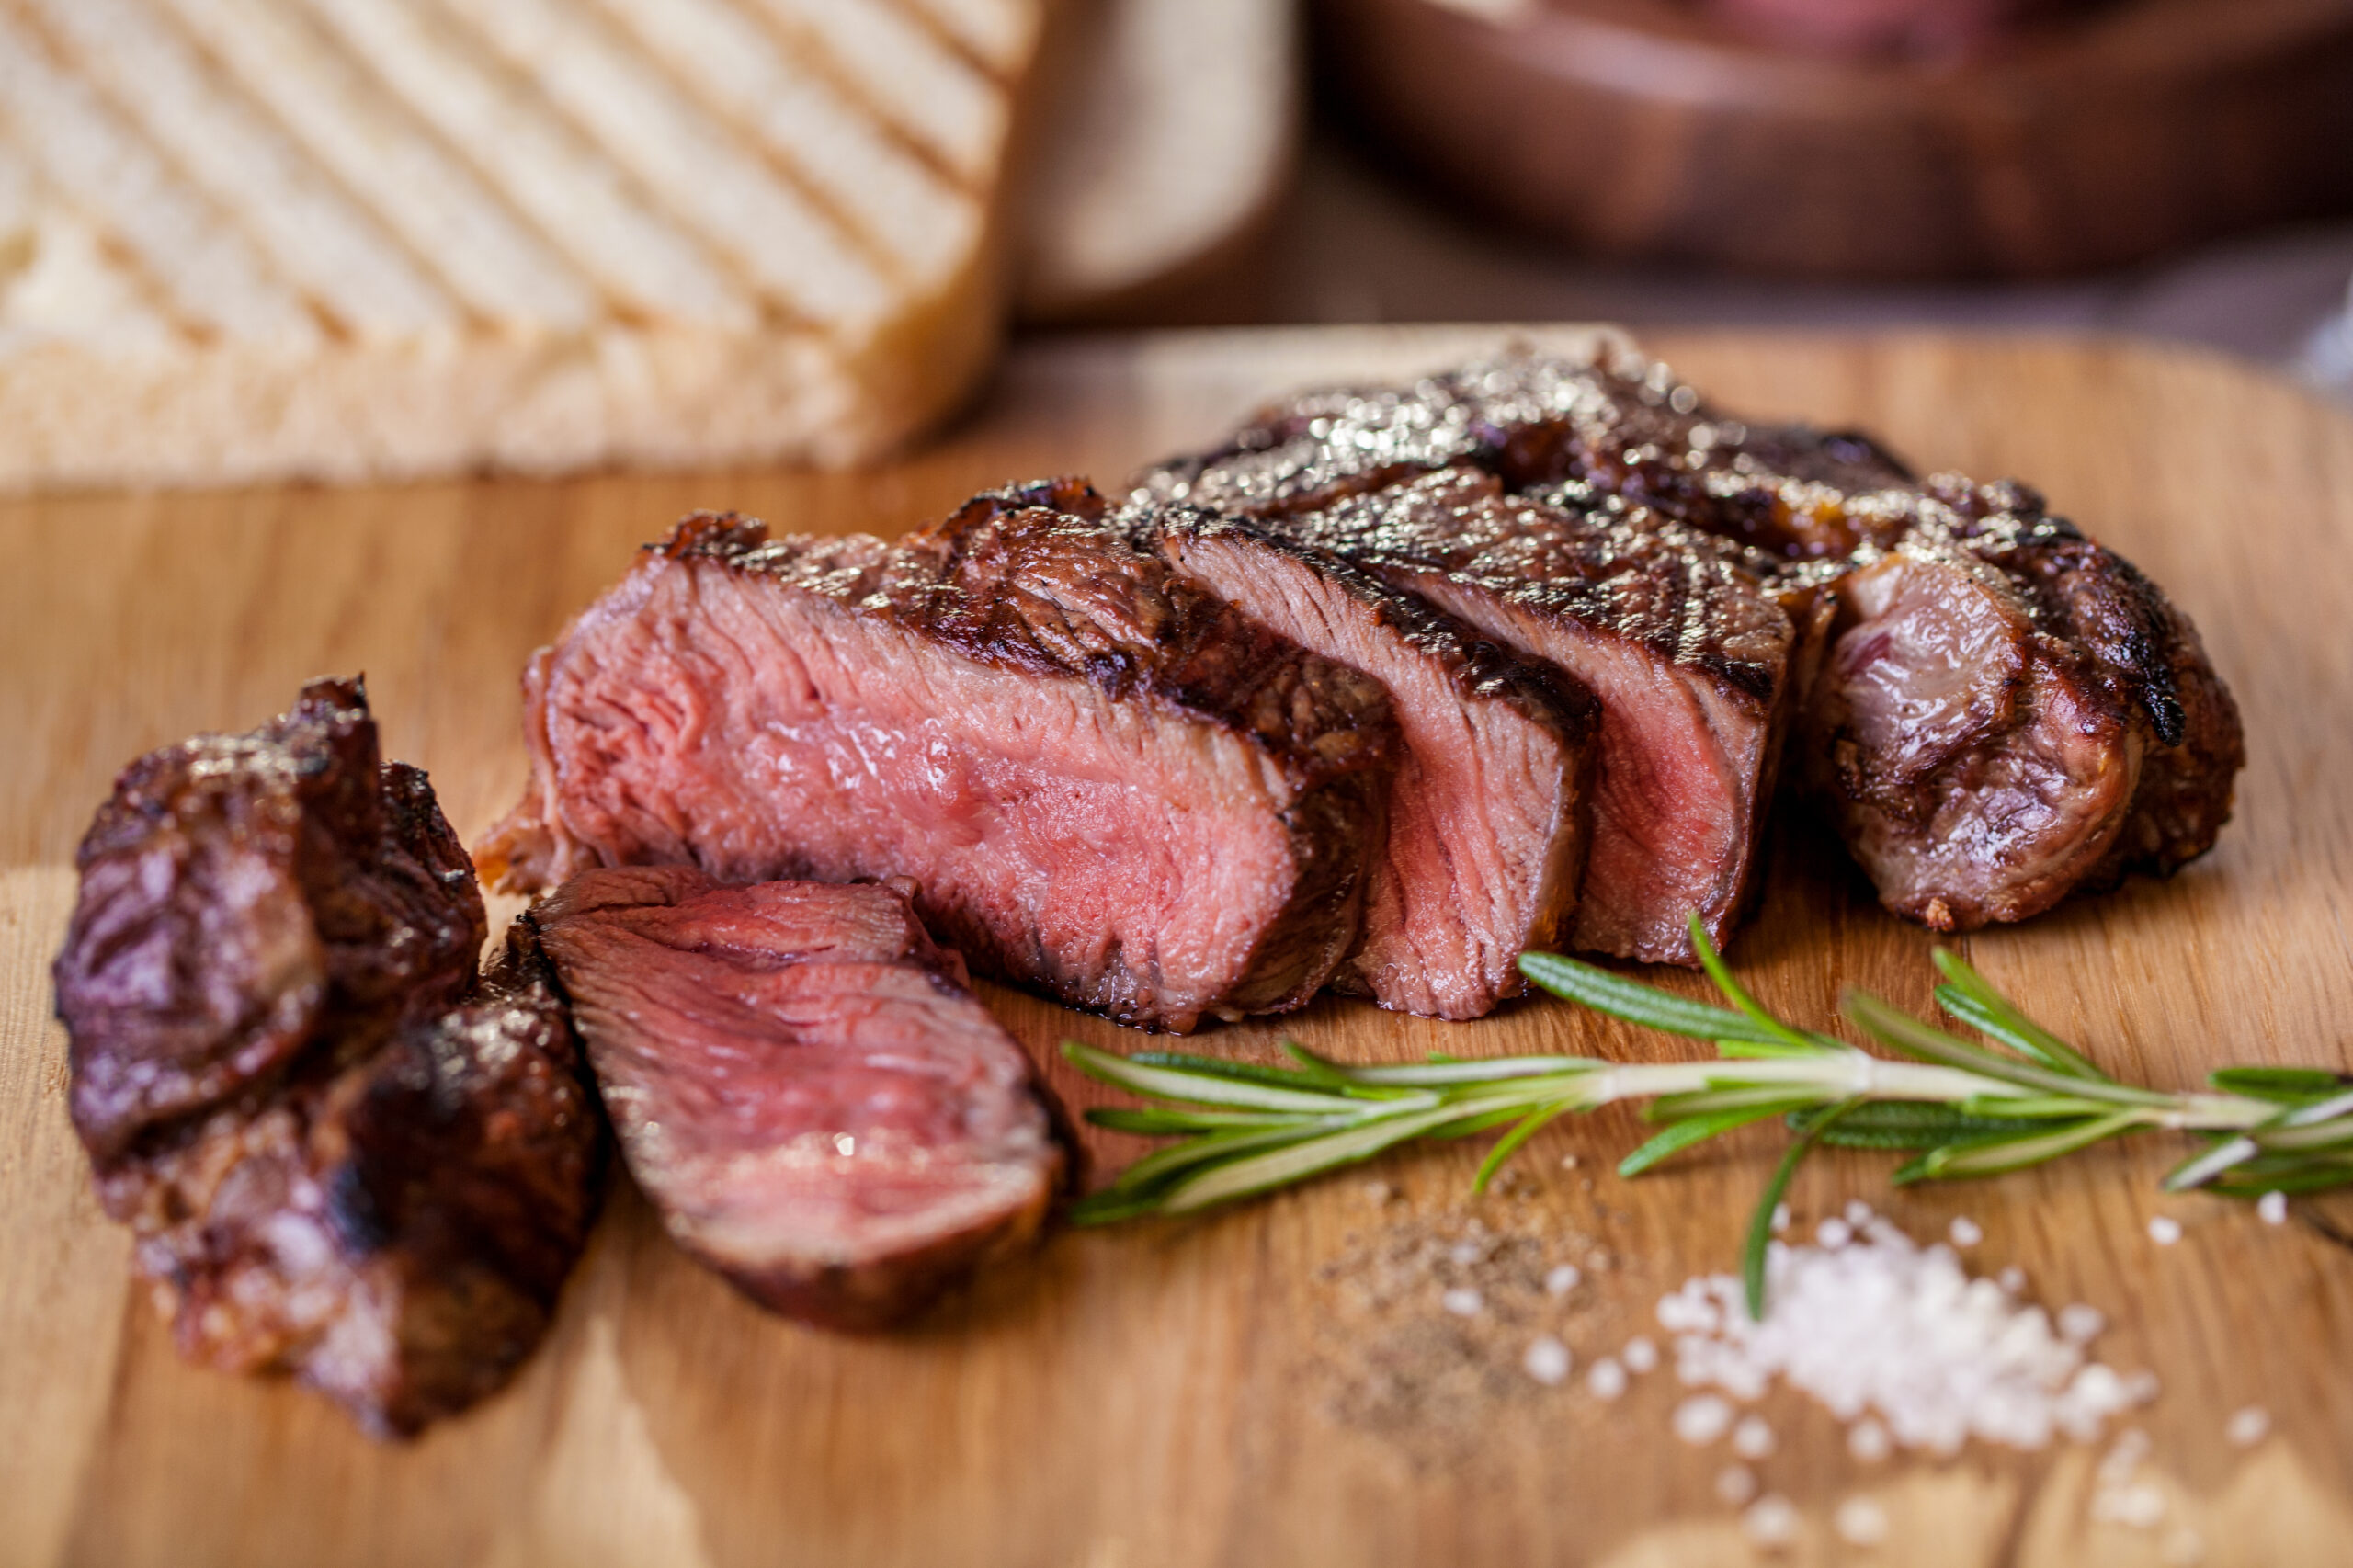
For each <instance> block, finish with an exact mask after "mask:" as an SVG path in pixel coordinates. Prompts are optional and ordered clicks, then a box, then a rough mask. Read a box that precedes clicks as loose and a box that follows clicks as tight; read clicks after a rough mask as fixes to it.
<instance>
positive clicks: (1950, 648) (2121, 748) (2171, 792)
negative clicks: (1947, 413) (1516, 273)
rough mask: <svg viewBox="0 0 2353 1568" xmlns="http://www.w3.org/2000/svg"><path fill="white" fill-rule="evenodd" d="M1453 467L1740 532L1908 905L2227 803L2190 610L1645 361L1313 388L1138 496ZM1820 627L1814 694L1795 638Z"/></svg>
mask: <svg viewBox="0 0 2353 1568" xmlns="http://www.w3.org/2000/svg"><path fill="white" fill-rule="evenodd" d="M1455 465H1461V466H1467V467H1469V468H1472V469H1475V470H1477V471H1480V472H1485V473H1488V474H1491V475H1493V476H1495V480H1496V482H1497V483H1499V484H1500V485H1501V486H1502V487H1503V488H1504V489H1505V490H1506V491H1507V492H1511V493H1515V494H1534V495H1547V494H1552V495H1558V496H1564V497H1565V496H1569V495H1577V496H1583V497H1586V498H1589V499H1598V500H1600V501H1602V502H1605V503H1607V504H1608V506H1612V507H1615V508H1617V516H1618V517H1620V519H1621V520H1623V521H1626V522H1628V523H1630V524H1632V523H1638V522H1642V521H1643V520H1644V519H1648V518H1665V519H1667V520H1669V521H1672V522H1674V523H1677V524H1681V525H1684V526H1686V527H1688V528H1692V529H1696V530H1699V531H1702V532H1704V533H1707V534H1710V535H1712V536H1714V537H1716V538H1718V539H1720V540H1723V541H1725V543H1726V544H1727V545H1728V546H1731V547H1733V554H1731V555H1728V556H1727V557H1726V559H1727V561H1728V562H1731V563H1733V564H1736V565H1737V566H1739V567H1741V568H1742V569H1744V570H1745V571H1746V572H1747V573H1748V574H1751V575H1754V576H1756V577H1758V578H1759V579H1760V580H1761V581H1762V582H1763V585H1764V586H1765V587H1766V589H1767V590H1768V592H1769V593H1771V594H1772V595H1773V596H1774V597H1776V598H1777V599H1778V600H1779V602H1780V603H1781V605H1782V606H1783V608H1784V609H1785V610H1787V611H1788V612H1789V613H1790V616H1791V618H1792V619H1793V622H1794V623H1795V625H1796V630H1797V632H1798V636H1797V641H1796V644H1795V657H1794V660H1793V665H1794V667H1793V671H1792V676H1791V678H1790V681H1789V682H1788V687H1789V692H1790V702H1791V703H1792V705H1793V706H1794V707H1795V708H1796V709H1797V710H1799V711H1800V712H1802V714H1803V715H1804V717H1803V727H1804V730H1805V733H1806V735H1807V742H1806V747H1805V749H1806V753H1807V758H1808V761H1807V766H1806V767H1804V768H1803V769H1802V773H1803V775H1804V777H1805V778H1806V779H1807V781H1808V783H1809V785H1810V787H1811V789H1812V790H1813V792H1814V793H1815V794H1816V795H1817V796H1818V797H1819V798H1820V799H1821V800H1822V801H1824V804H1825V806H1826V809H1827V810H1828V812H1829V814H1830V815H1831V816H1832V818H1833V819H1834V820H1835V821H1836V823H1837V824H1838V825H1839V827H1840V829H1841V831H1842V832H1843V833H1844V835H1845V836H1846V838H1847V845H1848V847H1849V848H1850V849H1851V850H1852V851H1853V853H1854V854H1855V856H1856V857H1857V858H1858V859H1859V861H1860V862H1861V863H1862V864H1863V866H1864V868H1865V869H1867V870H1868V871H1869V872H1870V875H1871V877H1872V879H1873V881H1874V882H1875V883H1876V884H1877V885H1878V887H1879V890H1880V892H1881V899H1882V901H1883V902H1884V903H1886V904H1887V905H1888V907H1890V908H1891V909H1893V910H1896V911H1897V912H1899V913H1901V914H1904V915H1909V916H1911V917H1913V918H1915V919H1919V920H1923V921H1925V922H1927V923H1928V924H1930V925H1934V926H1939V927H1941V928H1946V929H1966V928H1969V927H1971V926H1976V925H1980V924H1983V923H1984V922H1986V921H1989V920H2016V919H2022V918H2024V917H2026V916H2028V915H2032V914H2035V913H2037V912H2039V911H2040V910H2042V909H2046V908H2048V907H2050V906H2051V904H2052V903H2055V902H2056V901H2057V900H2059V899H2061V898H2063V897H2064V896H2066V895H2067V894H2068V893H2069V892H2074V891H2089V890H2097V889H2100V888H2104V887H2107V886H2109V885H2111V884H2112V883H2114V882H2115V881H2118V880H2119V879H2120V877H2121V876H2123V875H2124V874H2125V873H2126V872H2128V871H2131V870H2148V871H2154V872H2158V873H2165V872H2169V871H2171V870H2173V869H2176V868H2177V867H2179V866H2180V865H2182V864H2183V863H2185V862H2186V861H2188V860H2189V859H2192V858H2196V857H2197V856H2199V855H2200V854H2202V853H2204V852H2205V851H2206V850H2207V849H2209V848H2211V846H2212V845H2213V842H2214V839H2215V836H2216V835H2217V834H2218V833H2219V831H2220V829H2221V826H2222V823H2223V822H2224V821H2225V820H2226V819H2227V818H2228V816H2229V814H2230V808H2231V796H2232V787H2233V780H2234V777H2235V775H2236V773H2237V770H2238V769H2239V767H2242V766H2243V765H2244V761H2245V745H2244V741H2243V738H2242V736H2241V733H2240V728H2239V721H2238V714H2237V710H2236V708H2235V706H2234V703H2233V702H2232V699H2231V697H2230V693H2229V690H2228V688H2227V687H2225V686H2224V685H2223V683H2222V680H2221V679H2220V677H2219V676H2216V674H2215V673H2214V670H2213V668H2212V665H2211V663H2210V662H2209V661H2208V660H2207V657H2206V654H2205V651H2204V648H2203V646H2202V645H2201V644H2200V641H2199V638H2198V634H2197V631H2196V630H2195V628H2194V627H2192V626H2191V624H2190V622H2189V620H2188V617H2186V616H2185V615H2183V614H2182V613H2181V611H2180V610H2179V609H2178V608H2177V607H2175V606H2174V605H2173V604H2171V603H2170V602H2169V601H2168V600H2167V599H2166V597H2165V595H2164V594H2163V593H2162V592H2161V591H2160V590H2158V589H2157V588H2156V587H2155V586H2154V585H2152V584H2150V583H2149V582H2148V580H2147V579H2146V578H2145V577H2143V576H2142V575H2141V574H2139V573H2138V572H2137V571H2135V570H2134V569H2133V568H2132V566H2131V563H2130V562H2126V561H2124V560H2123V559H2122V558H2120V557H2119V556H2117V555H2116V554H2115V553H2114V552H2113V551H2108V550H2106V549H2104V548H2103V547H2101V546H2099V545H2098V544H2097V543H2096V542H2094V541H2092V540H2088V539H2086V537H2085V536H2084V535H2083V534H2082V533H2081V532H2080V530H2078V529H2076V528H2075V527H2074V526H2073V525H2072V524H2069V523H2068V522H2066V521H2065V520H2064V519H2063V518H2058V517H2052V516H2051V515H2050V514H2049V513H2048V512H2047V511H2046V510H2045V509H2044V506H2043V504H2042V501H2041V498H2040V496H2038V495H2036V494H2034V493H2033V492H2032V491H2031V490H2029V489H2028V488H2027V487H2025V486H2023V485H2020V484H2017V483H2000V484H1978V483H1972V482H1970V481H1968V480H1965V479H1961V478H1959V477H1957V476H1953V475H1943V474H1940V475H1935V476H1932V477H1931V478H1929V479H1927V480H1925V481H1921V480H1915V477H1914V475H1913V473H1912V472H1911V470H1910V469H1909V468H1908V467H1907V466H1906V465H1905V464H1904V462H1903V461H1901V460H1899V459H1897V458H1895V457H1893V455H1891V454H1890V453H1889V452H1887V451H1886V450H1885V449H1883V448H1881V447H1880V446H1879V445H1878V444H1877V443H1875V442H1874V441H1872V440H1871V439H1870V437H1865V436H1861V435H1859V434H1856V433H1853V432H1835V433H1828V434H1824V433H1820V432H1816V431H1813V430H1810V429H1807V428H1804V427H1802V426H1768V425H1754V424H1750V423H1748V422H1745V421H1743V420H1741V419H1738V418H1735V417H1733V416H1731V415H1726V414H1724V413H1723V412H1722V411H1721V410H1718V409H1715V408H1713V407H1711V406H1710V405H1709V403H1707V401H1706V400H1705V399H1704V398H1702V397H1701V396H1700V395H1699V392H1697V391H1696V390H1695V389H1693V388H1691V387H1690V386H1688V384H1685V383H1682V382H1680V381H1677V379H1676V378H1675V377H1674V376H1673V375H1672V374H1671V373H1670V372H1668V371H1667V370H1666V369H1665V367H1663V366H1658V365H1653V364H1647V363H1643V362H1641V361H1639V360H1633V359H1627V360H1623V361H1617V362H1612V363H1608V364H1603V365H1583V364H1576V363H1571V362H1564V361H1560V360H1554V359H1548V358H1542V357H1540V356H1535V355H1529V354H1510V355H1506V356H1503V357H1502V358H1497V359H1494V360H1490V361H1487V362H1484V363H1482V364H1479V365H1474V366H1471V367H1468V368H1466V369H1461V370H1458V371H1454V372H1450V373H1448V374H1445V375H1439V376H1433V377H1428V378H1426V379H1424V380H1423V381H1418V382H1415V383H1414V384H1413V385H1411V386H1409V387H1404V388H1393V389H1386V390H1342V391H1336V392H1311V393H1308V394H1305V395H1303V396H1302V397H1299V398H1295V399H1293V400H1291V401H1290V402H1289V403H1282V404H1279V405H1277V406H1275V407H1273V408H1270V409H1268V410H1267V411H1266V412H1264V413H1262V414H1261V415H1257V416H1256V418H1254V419H1253V420H1251V421H1250V422H1248V423H1247V424H1245V426H1243V428H1242V429H1241V430H1240V431H1238V432H1237V433H1236V434H1235V435H1234V437H1233V438H1232V439H1231V440H1229V441H1228V442H1227V443H1226V445H1225V446H1224V447H1223V448H1222V449H1219V450H1217V451H1215V452H1211V453H1210V454H1208V455H1206V456H1203V457H1199V458H1191V459H1182V460H1176V461H1173V462H1170V463H1167V464H1164V465H1163V466H1162V467H1160V468H1159V469H1156V470H1154V471H1153V472H1149V473H1148V474H1146V475H1145V476H1144V478H1143V479H1142V482H1141V485H1142V492H1143V493H1144V494H1150V495H1153V496H1156V497H1160V498H1163V499H1169V500H1188V501H1191V502H1193V503H1194V504H1197V505H1202V506H1211V507H1215V508H1218V509H1221V510H1224V511H1228V512H1231V513H1233V514H1235V515H1238V516H1251V517H1263V518H1268V519H1277V518H1285V517H1299V516H1303V515H1310V514H1313V513H1314V512H1316V511H1317V510H1319V509H1325V508H1330V507H1332V506H1334V505H1335V504H1336V503H1338V502H1342V501H1345V500H1347V499H1348V498H1349V497H1356V496H1369V495H1371V494H1378V493H1381V492H1383V491H1386V490H1389V489H1391V488H1393V487H1410V486H1412V485H1413V484H1415V483H1421V482H1424V481H1425V480H1426V478H1427V476H1428V475H1430V474H1432V473H1433V472H1438V471H1441V470H1444V469H1446V468H1448V467H1449V466H1455ZM1891 560H1893V561H1894V562H1895V563H1893V564H1890V563H1889V562H1891ZM1776 562H1778V563H1779V564H1778V566H1777V565H1776ZM1850 574H1851V576H1850ZM1832 617H1835V618H1836V622H1837V631H1836V635H1837V636H1838V637H1839V639H1840V642H1839V646H1838V649H1837V650H1836V652H1835V653H1832V654H1831V655H1830V657H1829V660H1828V666H1827V669H1828V673H1827V675H1826V676H1825V678H1824V680H1823V681H1822V682H1820V683H1818V684H1817V683H1815V682H1814V681H1813V679H1812V667H1813V657H1814V653H1815V649H1816V647H1817V644H1816V643H1814V642H1813V641H1812V640H1811V639H1810V637H1809V632H1810V631H1812V629H1813V628H1814V627H1816V626H1818V625H1819V624H1820V623H1821V622H1822V621H1823V620H1824V619H1829V618H1832ZM1996 628H1999V629H2002V630H2000V631H1996V630H1995V629H1996ZM1981 658H1982V659H1983V660H1984V661H1985V663H1984V665H1982V666H1980V665H1972V664H1971V662H1970V661H1972V660H1977V659H1981ZM1597 694H1599V695H1600V696H1601V697H1602V700H1603V704H1604V707H1605V710H1607V709H1608V703H1609V699H1608V693H1607V692H1606V691H1601V690H1600V688H1599V687H1598V686H1597ZM1915 711H1916V712H1917V713H1918V714H1919V715H1920V724H1919V727H1918V728H1917V730H1916V731H1915V727H1914V725H1913V723H1912V722H1911V719H1910V717H1909V715H1911V714H1913V713H1914V712H1915ZM1597 846H1598V841H1597ZM1591 875H1592V876H1596V877H1597V876H1599V875H1600V873H1598V872H1596V873H1592V874H1591ZM1586 898H1587V902H1588V903H1591V899H1592V894H1591V893H1590V892H1588V893H1587V895H1586Z"/></svg>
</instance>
